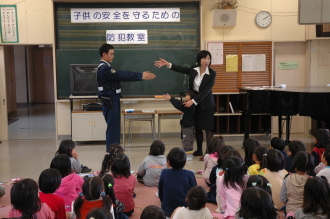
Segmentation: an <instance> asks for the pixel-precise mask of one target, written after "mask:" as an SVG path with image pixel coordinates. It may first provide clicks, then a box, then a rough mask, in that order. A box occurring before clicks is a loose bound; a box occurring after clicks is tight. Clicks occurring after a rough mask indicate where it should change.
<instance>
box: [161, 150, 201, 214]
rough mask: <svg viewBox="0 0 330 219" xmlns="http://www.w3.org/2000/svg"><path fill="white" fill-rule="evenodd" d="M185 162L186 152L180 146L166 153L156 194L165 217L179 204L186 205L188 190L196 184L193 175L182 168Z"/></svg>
mask: <svg viewBox="0 0 330 219" xmlns="http://www.w3.org/2000/svg"><path fill="white" fill-rule="evenodd" d="M185 164H186V152H185V151H184V150H183V149H182V148H178V147H175V148H172V150H171V151H170V152H169V153H168V155H167V166H168V167H169V169H164V170H163V171H162V173H161V175H160V179H159V184H158V195H159V198H160V201H161V206H162V209H163V211H164V213H165V216H166V217H171V215H172V213H173V211H174V210H175V209H176V208H177V207H180V206H187V203H186V201H185V199H186V197H187V193H188V191H189V190H190V189H191V188H192V187H194V186H197V183H196V179H195V175H194V173H193V172H191V171H189V170H185V169H183V167H184V166H185Z"/></svg>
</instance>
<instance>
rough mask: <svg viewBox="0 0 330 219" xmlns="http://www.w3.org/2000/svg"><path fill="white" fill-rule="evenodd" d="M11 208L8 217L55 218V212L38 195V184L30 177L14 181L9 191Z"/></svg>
mask: <svg viewBox="0 0 330 219" xmlns="http://www.w3.org/2000/svg"><path fill="white" fill-rule="evenodd" d="M10 202H11V205H12V209H10V211H9V212H8V218H24V219H30V218H42V219H55V213H54V212H53V211H52V210H51V209H50V208H49V207H48V205H47V204H46V203H42V202H41V201H40V199H39V197H38V185H37V183H36V182H35V181H33V180H32V179H23V180H21V181H18V182H16V183H15V184H14V185H13V187H12V188H11V191H10Z"/></svg>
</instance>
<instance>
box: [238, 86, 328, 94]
mask: <svg viewBox="0 0 330 219" xmlns="http://www.w3.org/2000/svg"><path fill="white" fill-rule="evenodd" d="M239 89H240V91H243V92H244V91H249V90H266V91H269V90H271V91H283V92H296V93H330V87H327V86H286V87H277V86H262V87H255V86H253V87H241V88H239Z"/></svg>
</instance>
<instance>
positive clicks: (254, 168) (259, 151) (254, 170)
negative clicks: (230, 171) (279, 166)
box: [248, 146, 268, 176]
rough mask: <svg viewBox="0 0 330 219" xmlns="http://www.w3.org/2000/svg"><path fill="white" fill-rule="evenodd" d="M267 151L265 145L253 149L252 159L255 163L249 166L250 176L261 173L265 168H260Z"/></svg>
mask: <svg viewBox="0 0 330 219" xmlns="http://www.w3.org/2000/svg"><path fill="white" fill-rule="evenodd" d="M267 151H268V149H267V148H266V147H263V146H258V147H256V148H255V149H254V150H253V154H252V160H253V162H254V164H252V165H251V166H250V167H249V168H248V173H249V175H250V176H252V175H258V174H259V172H260V170H261V169H262V168H263V167H261V168H260V162H261V161H262V159H263V157H264V156H267Z"/></svg>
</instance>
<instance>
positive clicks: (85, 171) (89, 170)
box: [81, 166, 92, 173]
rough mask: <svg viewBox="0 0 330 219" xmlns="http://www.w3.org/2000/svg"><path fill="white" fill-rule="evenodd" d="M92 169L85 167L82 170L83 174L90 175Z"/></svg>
mask: <svg viewBox="0 0 330 219" xmlns="http://www.w3.org/2000/svg"><path fill="white" fill-rule="evenodd" d="M91 171H92V169H89V168H88V167H87V166H84V167H83V168H82V169H81V173H88V172H91Z"/></svg>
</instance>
